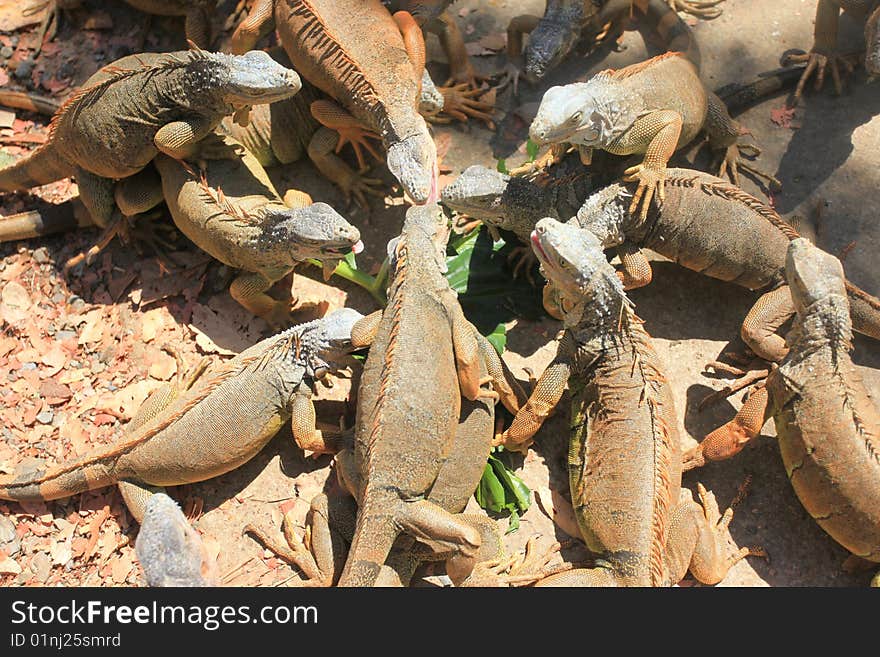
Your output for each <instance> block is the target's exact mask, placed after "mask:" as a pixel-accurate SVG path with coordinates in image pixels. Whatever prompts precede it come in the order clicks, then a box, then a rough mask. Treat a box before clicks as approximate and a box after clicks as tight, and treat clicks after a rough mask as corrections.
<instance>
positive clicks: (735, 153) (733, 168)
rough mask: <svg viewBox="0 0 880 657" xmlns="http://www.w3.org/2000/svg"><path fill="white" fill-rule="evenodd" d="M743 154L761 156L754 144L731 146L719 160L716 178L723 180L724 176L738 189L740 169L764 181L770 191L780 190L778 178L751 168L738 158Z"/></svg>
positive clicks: (746, 162)
mask: <svg viewBox="0 0 880 657" xmlns="http://www.w3.org/2000/svg"><path fill="white" fill-rule="evenodd" d="M744 152H748V153H749V154H751V155H752V156H757V155H760V154H761V149H760V148H758V147H757V146H755V145H754V144H733V145H732V146H728V147H727V149H726V150H725V152H724V155H723V157H722V159H721V163H720V164H719V166H718V177H719V178H724V177H725V176H729V177H730V180H731V182H733V184H734V185H736V186H737V187H739V170H740V169H742V170H743V171H747V172H748V173H750V174H752V175H753V176H757V177H758V178H762V179H763V180H766V181H767V184H768V185H769V186H770V189H773V190H780V189H782V183H781V182H779V179H778V178H776V177H775V176H773V175H771V174H769V173H767V172H765V171H761V170H760V169H757V168H755V167H753V166H752V165H751V164H749V162H748V161H747V160H744V159H743V158H742V157H740V153H744Z"/></svg>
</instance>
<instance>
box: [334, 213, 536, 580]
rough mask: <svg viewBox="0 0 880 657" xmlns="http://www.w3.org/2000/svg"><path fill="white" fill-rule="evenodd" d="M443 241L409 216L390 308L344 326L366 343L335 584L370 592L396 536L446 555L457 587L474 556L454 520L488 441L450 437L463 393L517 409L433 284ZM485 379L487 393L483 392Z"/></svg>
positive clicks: (443, 228)
mask: <svg viewBox="0 0 880 657" xmlns="http://www.w3.org/2000/svg"><path fill="white" fill-rule="evenodd" d="M448 237H449V228H448V222H447V220H446V218H445V217H444V215H443V213H442V211H441V210H440V208H439V207H438V206H437V205H436V204H430V205H427V206H416V207H412V208H410V209H409V210H408V211H407V214H406V219H405V221H404V225H403V231H402V233H401V235H400V237H399V238H397V239H395V240H392V242H391V243H390V244H389V256H390V258H391V260H392V271H393V274H392V275H391V278H390V281H391V282H390V286H389V291H388V306H387V307H386V309H385V311H384V312H382V313H381V316H380V314H374V315H371V316H369V317H367V318H365V319H364V320H362V322H360V323H358V324H357V325H356V326H355V328H354V329H353V333H352V342H353V344H355V345H365V344H370V354H369V356H368V357H367V362H366V364H365V366H364V373H363V376H362V377H361V383H360V386H359V388H358V406H357V416H356V419H355V443H354V448H353V454H352V456H353V458H352V459H351V460H352V462H353V465H352V466H351V467H352V470H353V472H355V473H357V476H356V481H352V480H351V479H349V480H347V487H348V488H349V490H353V491H354V493H355V495H354V496H355V498H356V499H357V502H358V514H357V524H356V527H355V533H354V540H353V543H352V545H351V550H350V552H349V555H348V559H347V561H346V564H345V568H344V569H343V572H342V574H341V577H340V580H339V585H340V586H369V585H373V584H375V583H376V581H377V578H378V576H379V573H380V570H381V569H382V565H383V564H384V563H385V560H386V558H387V557H388V555H389V552H390V551H391V549H392V546H393V545H394V543H395V541H396V540H397V539H398V537H399V536H400V535H401V534H404V535H406V536H408V537H410V538H414V539H418V540H419V541H421V542H424V543H426V544H428V545H431V546H437V547H438V549H439V551H448V552H449V555H450V556H449V558H448V559H447V562H446V563H447V572H448V573H449V575H450V577H451V579H452V580H453V582H455V583H458V582H460V581H462V580H463V579H464V578H466V577H467V576H468V575H469V574H470V573H471V571H472V570H473V568H474V565H475V561H476V557H477V554H478V553H479V548H480V545H481V536H480V532H479V531H478V530H477V529H475V528H474V527H473V525H472V524H469V523H468V522H467V521H466V520H463V519H462V518H461V516H460V515H457V514H458V512H460V511H461V510H462V509H463V508H464V505H465V503H466V502H467V497H468V496H470V494H471V493H473V491H474V489H475V488H476V486H477V482H478V481H479V480H480V477H481V475H482V472H483V468H484V466H485V463H486V458H487V456H488V453H489V448H490V443H491V440H492V436H491V435H486V434H485V432H483V431H477V432H467V437H466V438H465V435H464V434H459V433H458V426H459V422H460V418H461V415H460V412H461V408H462V396H464V397H465V398H466V399H468V400H470V401H472V402H475V404H476V406H477V411H475V412H480V413H481V415H484V414H485V413H487V410H486V408H485V407H487V406H489V405H491V404H494V402H495V401H496V400H497V399H499V397H500V399H501V401H502V402H503V403H504V404H505V405H506V406H507V407H508V408H510V409H511V410H515V409H517V408H518V407H519V406H518V400H517V395H516V393H515V391H514V390H513V389H512V388H511V386H510V385H509V384H508V383H507V381H505V379H504V374H503V367H502V365H501V363H500V359H499V357H498V355H497V352H495V351H494V349H493V348H492V346H491V345H489V343H488V342H487V341H486V340H485V339H481V338H480V337H479V334H478V333H477V331H476V329H475V328H474V327H473V326H472V325H471V324H470V323H469V322H468V321H467V320H466V319H465V318H464V314H463V313H462V310H461V306H460V305H459V304H458V301H457V299H456V295H455V293H454V292H453V291H452V289H451V288H450V287H449V283H448V282H447V281H446V279H445V278H444V277H443V270H444V269H445V266H446V265H445V262H446V261H445V250H446V241H447V239H448ZM428 344H429V345H430V349H425V345H428ZM489 382H492V384H493V388H494V389H491V388H486V387H484V386H485V384H487V383H489ZM480 407H483V410H482V411H479V409H480ZM480 423H481V426H485V427H488V426H489V425H490V424H491V419H489V420H486V418H485V417H483V418H482V419H481V420H480ZM490 434H491V432H490ZM465 489H467V491H468V492H467V493H466V496H462V495H461V492H462V491H463V490H465ZM453 493H454V500H453V497H451V495H452V494H453Z"/></svg>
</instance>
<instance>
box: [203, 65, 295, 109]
mask: <svg viewBox="0 0 880 657" xmlns="http://www.w3.org/2000/svg"><path fill="white" fill-rule="evenodd" d="M208 56H210V57H213V58H217V59H218V60H220V61H223V62H225V63H226V65H227V71H228V72H227V77H226V80H225V81H224V82H225V84H223V85H222V87H223V94H224V100H225V101H226V102H227V103H229V104H230V105H232V106H233V107H235V108H236V109H240V108H248V107H250V106H251V105H262V104H266V103H274V102H277V101H279V100H284V99H285V98H290V97H291V96H293V95H295V94H296V93H297V92H298V91H299V90H300V89H301V88H302V81H301V80H300V78H299V75H297V73H296V71H294V70H292V69H289V68H286V67H284V66H282V65H281V64H279V63H278V62H276V61H275V60H274V59H272V58H271V57H270V56H269V54H268V53H266V52H264V51H262V50H251V51H249V52H246V53H245V54H243V55H227V54H223V53H208Z"/></svg>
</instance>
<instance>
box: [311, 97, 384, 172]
mask: <svg viewBox="0 0 880 657" xmlns="http://www.w3.org/2000/svg"><path fill="white" fill-rule="evenodd" d="M311 111H312V116H313V117H315V119H316V120H317V121H318V122H319V123H320V124H321V125H323V126H324V127H325V128H330V129H331V130H335V131H336V132H338V133H339V140H338V141H337V143H336V149H335V150H334V152H335V153H337V154H338V153H339V151H341V150H342V147H343V146H345V144H347V143H351V146H352V148H354V154H355V156H356V157H357V161H358V166H359V167H361V168H362V169H363V168H364V167H365V166H366V161H365V158H364V154H363V151H362V150H361V148H365V149H366V150H367V151H368V152H369V153H370V155H372V156H373V157H375V158H376V160H378V161H379V162H382V161H383V158H382V156H381V155H379V153H377V152H376V150H375V149H374V148H373V146H372V144H370V142H369V141H367V140H368V139H376V140H378V139H379V136H378V135H377V134H376V133H375V132H373V131H372V130H370V129H368V128H365V127H364V126H363V125H362V124H361V122H360V121H358V120H357V119H356V118H354V117H353V116H352V115H351V114H349V113H348V112H347V111H346V110H344V109H343V108H342V107H340V106H339V105H337V104H336V103H334V102H333V101H332V100H316V101H314V102H313V103H312V104H311Z"/></svg>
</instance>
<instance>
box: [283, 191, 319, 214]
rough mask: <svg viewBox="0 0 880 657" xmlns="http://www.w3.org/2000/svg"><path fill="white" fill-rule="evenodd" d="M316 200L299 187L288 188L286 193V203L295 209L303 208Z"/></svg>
mask: <svg viewBox="0 0 880 657" xmlns="http://www.w3.org/2000/svg"><path fill="white" fill-rule="evenodd" d="M312 203H314V201H313V200H312V197H311V196H309V195H308V194H307V193H306V192H303V191H300V190H298V189H288V190H287V191H286V192H285V193H284V205H286V206H287V207H289V208H292V209H294V210H301V209H303V208H307V207H309V206H310V205H312Z"/></svg>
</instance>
